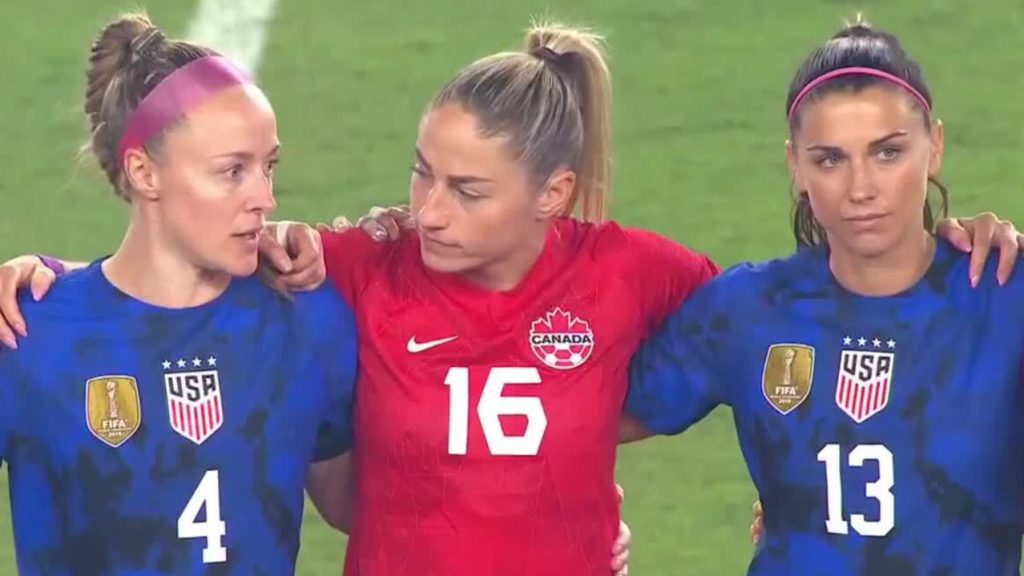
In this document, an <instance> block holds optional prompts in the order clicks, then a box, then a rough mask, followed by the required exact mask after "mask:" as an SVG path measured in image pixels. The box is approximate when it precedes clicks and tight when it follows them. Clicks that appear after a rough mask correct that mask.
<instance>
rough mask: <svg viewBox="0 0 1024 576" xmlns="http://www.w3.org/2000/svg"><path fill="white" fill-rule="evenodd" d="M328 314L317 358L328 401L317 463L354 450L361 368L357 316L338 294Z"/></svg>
mask: <svg viewBox="0 0 1024 576" xmlns="http://www.w3.org/2000/svg"><path fill="white" fill-rule="evenodd" d="M320 312H321V313H323V314H325V317H324V325H325V332H326V337H325V338H323V340H322V341H321V343H320V344H321V346H320V350H319V354H318V355H317V359H316V362H317V367H318V368H317V374H318V376H319V377H321V378H323V380H324V382H323V384H324V386H325V390H326V395H325V398H326V401H325V402H324V404H323V407H322V412H321V413H320V423H319V425H318V427H317V434H316V447H315V449H314V453H313V460H314V461H315V462H319V461H322V460H329V459H331V458H334V457H335V456H339V455H341V454H343V453H345V452H347V451H348V450H350V449H351V448H352V442H353V424H352V416H353V404H354V402H355V384H356V375H357V372H358V365H359V360H358V359H359V343H358V336H357V332H356V320H355V315H354V314H353V313H352V309H351V308H350V307H349V306H348V305H347V304H346V303H345V302H344V301H342V300H341V298H339V297H338V296H337V295H336V294H331V298H330V302H329V305H327V306H323V307H321V309H320Z"/></svg>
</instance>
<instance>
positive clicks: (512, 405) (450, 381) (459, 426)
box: [444, 367, 548, 456]
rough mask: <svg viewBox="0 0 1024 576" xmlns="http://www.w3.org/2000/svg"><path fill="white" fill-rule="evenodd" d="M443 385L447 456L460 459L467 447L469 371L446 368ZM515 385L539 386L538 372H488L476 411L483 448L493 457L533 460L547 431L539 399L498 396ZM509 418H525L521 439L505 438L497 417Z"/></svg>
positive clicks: (515, 369)
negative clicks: (524, 428)
mask: <svg viewBox="0 0 1024 576" xmlns="http://www.w3.org/2000/svg"><path fill="white" fill-rule="evenodd" d="M444 383H445V385H446V386H448V388H449V394H448V399H449V404H448V453H449V454H458V455H464V454H466V450H467V446H468V444H469V368H464V367H454V368H449V369H448V375H447V376H446V377H445V379H444ZM515 384H540V372H538V371H537V369H536V368H491V369H490V371H488V373H487V381H486V382H485V383H484V390H483V393H482V394H481V395H480V403H479V404H477V407H476V413H477V417H478V418H480V427H481V428H482V429H483V431H484V438H486V439H487V448H488V450H490V453H491V454H492V455H494V456H536V455H537V452H538V451H539V450H540V443H541V440H543V439H544V431H545V430H547V427H548V417H547V415H546V414H545V413H544V406H543V405H542V404H541V402H540V398H536V397H526V396H502V395H501V392H502V390H504V389H505V386H507V385H515ZM512 415H516V416H525V417H526V431H525V432H524V433H523V435H522V436H508V435H506V434H505V431H504V430H502V428H501V420H500V419H499V417H500V416H512Z"/></svg>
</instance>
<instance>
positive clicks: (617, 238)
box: [556, 218, 718, 273]
mask: <svg viewBox="0 0 1024 576" xmlns="http://www.w3.org/2000/svg"><path fill="white" fill-rule="evenodd" d="M556 226H557V228H556V230H557V232H558V234H559V235H560V236H561V237H562V238H563V239H564V241H565V242H566V243H568V244H570V245H575V246H577V247H578V248H579V249H580V250H581V251H586V252H589V253H590V254H591V255H592V257H593V258H594V259H595V260H597V261H599V262H600V263H601V264H602V265H604V264H608V263H614V264H619V265H621V266H623V267H638V268H643V269H647V270H648V271H652V272H653V271H657V268H656V267H660V266H674V267H676V268H680V267H681V268H684V269H688V270H692V271H694V272H702V273H703V272H704V271H711V272H712V273H717V271H718V269H717V268H716V267H715V265H714V263H713V262H712V261H711V259H710V258H708V257H707V256H706V255H704V254H701V253H699V252H696V251H694V250H691V249H690V248H687V247H686V246H683V245H682V244H679V243H678V242H676V241H674V240H672V239H670V238H668V237H666V236H664V235H661V234H658V233H656V232H651V231H649V230H643V229H639V228H629V227H625V226H622V225H621V224H619V223H618V222H613V221H609V222H604V223H601V224H593V223H590V222H583V221H580V220H576V219H574V218H563V219H561V220H559V221H558V222H557V224H556Z"/></svg>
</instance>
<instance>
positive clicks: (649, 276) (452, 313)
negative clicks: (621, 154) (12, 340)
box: [0, 27, 1016, 576]
mask: <svg viewBox="0 0 1024 576" xmlns="http://www.w3.org/2000/svg"><path fill="white" fill-rule="evenodd" d="M609 85H610V82H609V74H608V69H607V65H606V63H605V61H604V58H603V55H602V49H601V44H600V41H599V39H598V38H596V37H594V36H591V35H588V34H585V33H582V32H580V31H576V30H571V29H564V28H559V27H539V28H536V29H534V30H531V31H530V33H529V35H528V38H527V47H526V50H525V51H523V52H517V53H504V54H496V55H492V56H490V57H487V58H484V59H482V60H479V61H477V62H475V63H473V64H471V65H470V66H468V67H467V68H465V69H463V70H461V71H460V72H459V73H458V74H457V75H456V77H455V78H453V79H452V80H451V81H450V82H449V83H448V84H447V85H446V86H445V87H444V88H442V90H441V91H440V92H439V94H438V95H437V96H436V97H435V99H434V101H433V102H432V104H431V106H430V107H429V108H428V110H427V112H426V113H425V115H424V117H423V121H422V123H421V126H420V132H419V137H418V140H417V145H416V158H415V165H414V167H413V175H412V182H411V203H412V209H413V213H414V214H415V216H416V223H417V231H418V233H417V234H408V235H404V236H402V237H401V238H399V239H398V241H396V242H393V243H377V242H374V241H373V240H372V239H371V238H370V237H368V236H367V235H365V234H363V233H362V232H359V231H352V232H347V233H333V232H325V233H324V234H323V236H322V242H323V253H324V257H325V259H326V263H327V269H328V273H329V276H330V278H331V279H332V281H333V282H334V284H335V285H336V287H337V288H338V289H339V290H340V291H341V292H342V293H343V294H344V295H345V297H346V298H347V299H348V300H349V302H350V304H351V305H352V306H353V308H354V309H355V310H356V311H357V321H358V324H359V329H360V361H361V374H360V381H359V383H358V385H357V392H356V393H357V402H356V435H355V436H356V438H355V442H356V446H355V451H354V460H355V466H354V467H353V468H354V471H355V478H354V495H355V510H354V518H353V521H352V526H351V534H352V537H351V539H350V541H349V553H348V555H347V560H346V563H347V566H346V574H349V575H350V576H353V575H354V576H382V575H392V574H416V575H417V576H420V575H424V576H429V575H434V574H437V575H441V574H444V575H454V576H462V575H467V576H468V575H474V576H476V575H481V574H486V575H494V576H502V575H510V576H511V575H515V576H534V575H536V576H540V575H548V574H551V575H559V576H563V575H568V576H572V575H577V574H579V575H588V574H602V575H604V574H607V573H608V550H609V549H610V548H611V547H612V540H613V538H614V536H615V534H616V530H617V527H618V521H619V510H618V503H617V500H616V492H615V486H614V479H613V476H614V465H615V451H616V444H617V441H618V429H619V422H620V417H621V412H622V406H623V399H624V396H625V392H626V369H627V366H628V362H629V359H630V357H631V356H632V354H633V352H634V351H635V350H636V348H637V346H638V344H639V342H640V341H641V340H642V338H643V337H644V336H645V335H646V333H647V332H648V331H649V330H650V329H651V328H653V327H654V326H656V325H658V324H659V323H660V322H661V320H662V319H663V318H664V317H665V316H666V315H667V314H668V313H669V312H670V311H672V310H673V309H675V308H677V307H678V305H679V304H680V303H681V301H682V300H683V299H685V298H686V296H687V295H688V294H689V293H690V292H691V291H693V290H694V289H695V288H696V287H698V286H699V285H700V284H702V283H703V282H705V281H706V280H708V279H709V278H710V277H711V276H713V275H714V274H715V273H716V272H717V270H716V268H715V266H714V264H712V263H711V262H710V261H709V260H708V259H707V258H706V257H704V256H700V255H698V254H695V253H692V252H690V251H688V250H686V249H684V248H682V247H680V246H678V245H676V244H674V243H673V242H670V241H669V240H666V239H664V238H661V237H659V236H657V235H654V234H651V233H649V232H644V231H639V230H630V229H624V228H621V227H619V226H618V225H616V224H613V223H602V222H603V220H604V208H605V198H606V195H607V193H608V192H609V185H610V181H609V172H610V170H609V164H610V153H609V147H610V136H609V133H610V126H609V115H610V114H609V99H610V98H609V94H610V88H609ZM577 208H579V210H578V212H579V213H581V214H582V219H574V218H571V217H570V215H571V214H573V213H574V211H576V209H577ZM981 240H982V241H983V242H984V241H987V240H991V236H989V237H987V238H986V237H984V236H982V237H981ZM1013 241H1014V242H1015V241H1016V238H1015V237H1013ZM18 276H19V277H20V278H28V276H26V275H24V274H23V273H22V272H18ZM0 292H2V291H0ZM0 296H2V293H0ZM5 315H7V314H6V313H5ZM9 317H10V316H8V318H9ZM338 508H339V511H338V513H337V514H336V515H335V516H334V517H333V518H332V520H333V521H334V522H335V523H336V524H338V523H339V518H340V517H341V516H343V515H344V514H345V513H347V512H348V511H347V510H345V509H344V508H345V505H344V504H339V506H338Z"/></svg>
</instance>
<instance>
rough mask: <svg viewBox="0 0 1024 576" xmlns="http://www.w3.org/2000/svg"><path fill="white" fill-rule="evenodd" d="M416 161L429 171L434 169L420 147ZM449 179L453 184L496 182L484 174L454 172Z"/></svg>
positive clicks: (417, 150)
mask: <svg viewBox="0 0 1024 576" xmlns="http://www.w3.org/2000/svg"><path fill="white" fill-rule="evenodd" d="M416 161H417V162H419V163H420V164H422V165H423V167H424V168H425V169H426V170H427V171H428V172H433V171H434V168H433V167H432V166H431V165H430V162H427V159H426V158H424V157H423V152H422V151H420V149H419V147H417V148H416ZM448 181H449V182H451V183H452V184H486V183H490V182H494V180H491V179H490V178H483V177H482V176H457V175H454V174H451V175H449V176H448Z"/></svg>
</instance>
